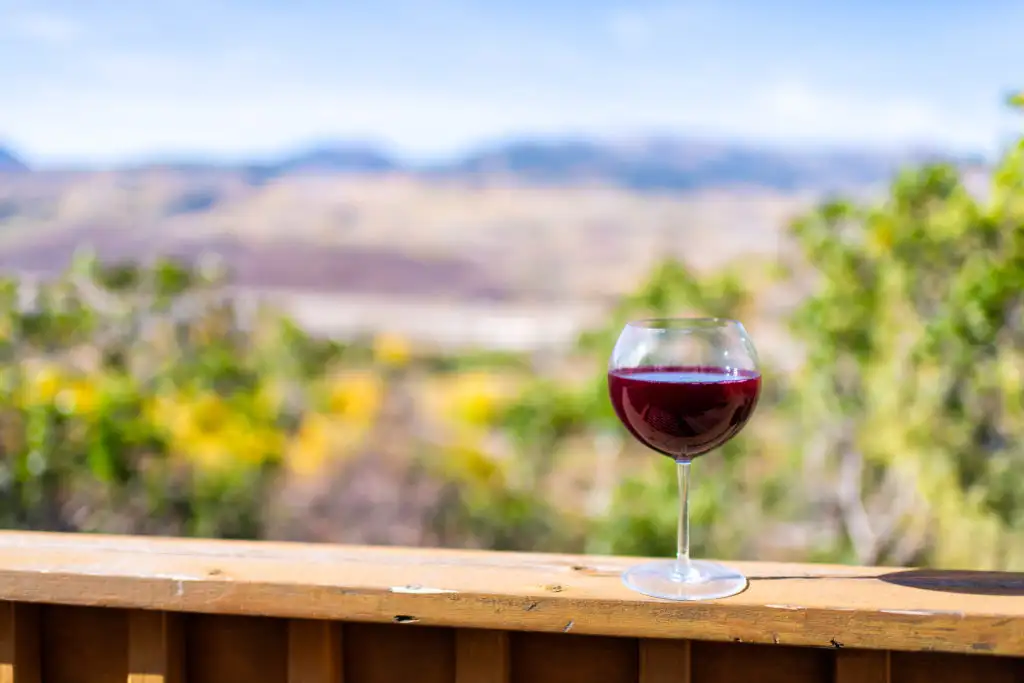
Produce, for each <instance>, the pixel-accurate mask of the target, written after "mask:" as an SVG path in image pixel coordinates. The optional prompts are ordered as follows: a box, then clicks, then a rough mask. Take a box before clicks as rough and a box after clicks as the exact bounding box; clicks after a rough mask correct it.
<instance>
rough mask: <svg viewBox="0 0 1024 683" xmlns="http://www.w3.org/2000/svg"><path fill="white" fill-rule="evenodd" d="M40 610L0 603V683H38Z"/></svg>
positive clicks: (40, 679) (30, 606) (39, 682)
mask: <svg viewBox="0 0 1024 683" xmlns="http://www.w3.org/2000/svg"><path fill="white" fill-rule="evenodd" d="M41 681H42V675H41V671H40V658H39V608H38V607H37V606H36V605H26V604H18V603H12V602H0V683H41Z"/></svg>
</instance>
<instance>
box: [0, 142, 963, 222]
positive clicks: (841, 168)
mask: <svg viewBox="0 0 1024 683" xmlns="http://www.w3.org/2000/svg"><path fill="white" fill-rule="evenodd" d="M929 160H946V161H950V162H953V163H958V164H963V165H975V164H978V163H979V160H978V159H967V158H958V157H953V156H951V155H948V154H942V153H939V152H929V151H923V152H922V151H914V150H911V151H905V152H890V151H874V150H829V149H811V150H809V149H787V148H783V147H768V146H759V145H754V144H749V143H738V142H708V141H701V140H696V139H686V138H672V137H652V138H646V139H640V140H633V141H628V142H616V141H603V140H599V139H588V138H580V139H562V140H539V139H528V138H524V139H517V140H510V141H508V142H504V143H500V144H494V145H491V146H487V147H482V148H478V149H476V150H471V151H469V152H468V153H466V154H463V155H459V156H455V157H452V158H449V159H445V160H441V161H439V162H436V163H433V164H426V165H422V164H420V165H417V164H411V163H407V162H405V161H403V160H401V159H398V158H396V157H394V156H392V155H391V154H389V153H387V152H386V151H384V150H382V149H380V148H377V147H374V146H372V145H369V144H365V143H333V144H325V145H321V146H313V147H308V148H306V149H303V150H301V151H298V152H296V153H294V154H290V155H286V156H282V157H280V158H276V159H269V160H261V161H259V162H256V161H254V162H251V163H243V164H224V163H217V162H209V161H207V162H200V161H195V162H189V161H187V160H186V161H179V162H176V163H174V164H167V163H162V164H155V165H154V164H148V165H147V164H143V165H142V166H137V167H130V168H125V169H123V170H140V169H145V168H154V167H156V168H171V169H175V170H177V171H181V172H191V173H194V174H195V173H200V172H218V173H221V172H225V171H227V172H241V173H242V174H243V176H244V178H245V179H246V180H247V181H248V182H249V183H251V184H254V185H259V184H262V183H265V182H267V181H269V180H272V179H274V178H278V177H281V176H287V175H294V174H309V173H316V174H358V175H364V174H368V175H374V174H384V173H403V174H407V175H410V176H413V177H422V178H442V179H452V180H458V181H466V182H471V183H481V182H482V183H490V182H513V183H521V184H537V185H572V184H581V183H589V184H602V185H610V186H614V187H624V188H629V189H632V190H637V191H649V192H656V191H661V192H681V191H697V190H703V189H709V188H720V187H740V186H747V187H758V188H763V189H768V190H776V191H782V192H805V191H807V192H819V193H820V192H829V191H846V190H856V189H858V188H864V187H866V186H877V185H878V184H879V183H885V182H887V181H888V180H890V179H891V177H892V176H893V174H895V173H896V171H898V170H899V169H900V168H901V167H903V166H906V165H919V164H921V163H922V162H924V161H929ZM4 168H8V169H10V168H14V169H23V168H24V165H23V164H22V163H21V162H20V161H18V160H17V159H16V158H14V157H13V155H11V154H9V153H5V152H4V151H3V150H2V149H0V169H4ZM198 204H199V205H200V208H202V207H201V205H202V202H198ZM186 208H187V207H186Z"/></svg>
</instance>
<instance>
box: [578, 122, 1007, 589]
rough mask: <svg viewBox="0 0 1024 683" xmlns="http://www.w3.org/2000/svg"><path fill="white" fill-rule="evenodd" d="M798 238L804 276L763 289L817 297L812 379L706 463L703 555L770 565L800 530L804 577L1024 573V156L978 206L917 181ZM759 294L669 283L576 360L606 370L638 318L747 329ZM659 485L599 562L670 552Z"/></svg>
mask: <svg viewBox="0 0 1024 683" xmlns="http://www.w3.org/2000/svg"><path fill="white" fill-rule="evenodd" d="M790 237H791V239H792V240H793V242H794V243H795V244H796V246H797V247H798V249H799V254H798V258H795V259H788V260H787V262H785V263H782V264H779V267H777V268H770V267H769V268H767V269H765V270H764V272H765V273H767V272H769V271H774V274H775V277H777V278H779V279H781V280H782V282H783V284H788V285H793V284H796V285H800V284H801V283H806V282H811V283H813V284H812V285H811V287H810V291H809V294H808V295H807V296H806V297H805V298H804V299H803V301H802V303H801V304H800V305H799V306H798V307H797V308H796V310H794V311H793V313H792V314H791V315H790V317H789V319H788V324H789V330H790V333H791V336H792V339H793V344H794V348H799V349H802V350H803V360H802V363H801V364H800V366H799V368H798V369H797V370H796V371H795V372H794V373H792V374H791V375H787V376H785V377H781V376H779V375H778V374H777V373H776V372H775V371H773V370H771V369H770V368H768V369H766V371H765V376H766V378H767V379H766V386H767V387H769V388H770V387H772V386H773V385H775V386H776V391H775V392H774V395H773V396H771V397H769V400H768V401H762V403H761V405H760V407H759V409H758V414H757V415H756V416H755V418H754V421H753V423H752V427H748V429H747V431H746V432H744V434H743V435H741V437H740V438H739V439H738V440H737V442H736V444H735V445H731V446H730V447H728V448H726V449H724V452H723V453H722V454H714V455H711V456H709V457H707V458H702V459H701V460H699V461H698V462H697V464H696V466H695V468H694V473H695V475H696V477H695V482H696V483H697V487H696V489H695V493H694V495H695V496H696V500H695V509H696V510H697V511H698V512H696V513H695V514H694V531H695V532H696V534H697V539H696V540H697V543H696V546H697V551H698V552H703V551H709V552H712V553H715V554H719V555H728V554H733V553H739V554H754V555H757V554H761V553H762V552H769V553H772V552H778V550H777V549H773V547H772V544H773V543H775V541H773V540H772V539H774V538H778V537H781V536H783V535H784V534H783V532H787V533H789V532H794V530H795V532H799V535H801V536H803V537H805V538H809V539H813V540H805V541H801V542H800V545H799V546H798V547H797V548H796V552H797V556H798V557H804V558H806V557H813V558H815V559H817V560H832V561H857V562H861V563H876V562H878V563H893V564H904V563H908V562H918V563H926V564H938V565H944V566H962V567H978V568H990V567H1002V568H1017V569H1019V568H1021V567H1024V486H1022V485H1021V482H1020V480H1019V477H1018V476H1017V475H1016V473H1019V472H1022V471H1024V370H1022V368H1024V327H1022V325H1024V294H1022V292H1024V141H1021V142H1020V143H1018V144H1016V145H1015V146H1013V147H1012V148H1010V149H1009V150H1008V151H1007V152H1006V153H1005V155H1004V157H1003V158H1002V160H1001V161H1000V162H999V163H998V165H997V166H996V167H995V169H994V172H993V174H992V184H991V187H990V188H989V189H988V190H987V191H986V192H984V193H981V194H980V196H979V195H978V194H974V193H972V192H971V191H969V190H968V189H967V188H966V186H965V185H964V183H963V181H962V179H961V176H960V172H959V171H958V169H955V168H952V167H950V166H948V165H931V166H927V167H924V168H919V169H908V170H905V171H904V172H903V173H901V174H900V175H899V176H898V177H897V178H896V179H895V180H894V182H893V184H892V187H891V189H890V192H889V195H888V197H886V198H885V200H884V201H882V202H879V203H869V204H857V203H853V202H849V201H843V200H833V201H828V202H826V203H824V204H822V205H821V206H819V207H817V208H816V209H815V210H813V211H810V212H809V213H808V214H807V215H805V216H803V217H801V218H799V219H798V220H796V221H794V222H793V224H792V227H791V231H790ZM761 282H762V280H760V279H759V277H758V275H757V272H756V271H755V270H754V269H753V268H751V267H749V266H745V267H743V268H742V269H741V270H736V269H726V270H725V271H724V272H722V273H718V274H715V275H712V276H711V277H696V276H694V275H693V274H692V273H689V272H688V271H687V270H686V269H685V268H683V267H682V266H679V265H677V264H665V265H663V266H661V267H660V268H658V269H656V270H655V272H654V273H653V275H652V277H651V279H650V281H649V282H648V283H647V284H646V285H645V286H644V287H642V288H641V290H640V291H639V292H638V293H637V294H636V295H634V296H632V297H630V298H628V299H627V300H626V301H625V302H624V303H623V305H622V307H621V308H620V310H619V311H618V312H617V315H616V316H615V319H614V322H613V324H612V325H611V327H610V328H608V329H606V330H602V331H600V332H598V333H595V334H592V335H589V336H588V337H587V338H585V339H584V341H583V343H584V348H585V349H587V350H590V351H593V352H594V353H596V354H599V353H600V352H601V351H604V352H605V353H606V352H607V350H608V349H610V347H611V345H612V343H613V340H614V335H615V334H616V333H617V331H618V329H619V327H620V325H621V324H622V323H624V322H625V320H627V319H629V318H632V317H640V316H643V315H680V314H691V313H700V314H711V315H725V316H731V317H739V318H741V319H743V318H744V315H745V313H746V312H748V311H750V310H752V309H753V308H754V306H753V305H752V301H753V298H754V297H755V295H756V292H757V289H758V288H759V287H761ZM754 336H755V339H756V337H757V335H756V331H755V335H754ZM601 374H602V375H603V373H601ZM760 425H765V428H762V427H761V426H760ZM723 455H724V456H725V457H724V458H723V457H722V456H723ZM660 470H661V471H659V472H657V474H649V473H647V474H643V475H640V476H635V477H630V478H627V479H626V481H625V482H624V483H623V484H622V486H621V487H620V488H619V491H618V493H617V495H616V497H615V502H614V504H613V506H612V509H611V511H610V513H609V515H608V517H607V523H606V524H605V525H604V526H603V527H599V528H598V530H597V532H596V533H595V536H594V540H593V544H594V545H595V547H598V548H599V549H601V550H612V551H617V552H619V551H621V552H633V553H658V554H665V553H668V552H670V550H671V543H672V534H673V529H674V522H675V488H674V484H673V483H672V480H671V472H670V471H669V468H668V467H662V468H660ZM722 481H726V482H728V481H731V482H733V484H729V485H721V484H720V482H722ZM709 490H710V491H711V492H712V493H710V494H708V493H706V492H707V491H709ZM706 495H711V496H712V497H713V499H714V500H712V501H710V502H709V501H708V500H707V499H706V498H702V497H701V496H706ZM752 500H755V501H756V504H755V505H754V506H753V507H752V506H751V505H750V503H751V501H752ZM722 529H726V530H729V529H731V530H732V532H734V533H730V532H729V531H726V532H724V533H723V532H722ZM795 532H794V533H795ZM701 534H703V536H702V535H701ZM702 545H703V546H704V547H701V546H702ZM764 548H767V550H764ZM783 555H784V553H783Z"/></svg>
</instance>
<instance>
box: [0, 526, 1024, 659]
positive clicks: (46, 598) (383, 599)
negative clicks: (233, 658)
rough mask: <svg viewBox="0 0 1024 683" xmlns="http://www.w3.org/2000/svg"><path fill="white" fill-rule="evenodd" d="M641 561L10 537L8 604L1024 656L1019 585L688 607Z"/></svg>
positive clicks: (858, 581)
mask: <svg viewBox="0 0 1024 683" xmlns="http://www.w3.org/2000/svg"><path fill="white" fill-rule="evenodd" d="M633 562H636V560H634V559H628V558H613V557H598V556H563V555H542V554H525V553H523V554H511V553H510V554H504V553H493V552H477V551H452V550H422V549H417V550H411V549H401V548H363V547H345V546H329V545H304V544H286V543H256V542H228V541H201V540H184V539H157V538H142V537H110V536H93V535H89V536H85V535H60V534H33V533H21V532H3V533H0V599H6V600H15V601H25V602H42V603H57V604H66V605H83V606H102V607H125V608H133V609H156V610H169V611H184V612H199V613H212V614H223V615H267V616H278V617H286V618H301V619H332V620H341V621H362V622H378V623H387V624H393V623H396V622H397V623H410V624H416V625H417V627H419V626H446V627H459V628H482V629H510V630H518V631H535V632H548V633H555V634H560V633H563V632H565V631H567V630H571V632H572V633H573V634H587V635H613V636H626V637H644V638H667V639H694V640H710V641H721V642H734V641H741V642H743V643H763V644H770V645H797V646H811V647H824V648H830V649H839V648H851V649H853V648H860V649H888V650H903V651H917V650H938V651H946V652H960V653H967V654H971V653H982V654H1004V655H1024V599H1021V595H1024V575H1021V574H989V573H986V574H978V575H965V574H964V573H963V572H960V573H957V574H956V575H955V576H948V577H947V575H944V574H942V573H941V572H940V573H936V572H930V573H928V574H927V575H915V574H913V573H905V572H898V571H894V570H886V569H882V568H858V567H843V566H826V565H792V564H771V563H735V566H737V568H739V569H741V570H742V571H744V572H745V573H746V574H747V575H748V576H749V577H750V579H751V581H750V588H749V589H748V590H747V591H745V592H744V593H741V594H740V595H737V596H733V597H731V598H727V599H724V600H719V601H713V602H706V603H692V604H676V603H669V602H665V601H659V600H655V599H650V598H645V597H643V596H640V595H638V594H636V593H633V592H631V591H629V590H628V589H626V588H625V587H624V586H623V585H622V583H621V581H620V580H619V573H620V572H621V570H622V569H623V568H624V567H626V566H628V565H630V564H631V563H633ZM901 576H902V577H904V578H903V579H901V578H900V577H901ZM282 657H283V655H282ZM282 661H284V660H282ZM695 661H696V658H695Z"/></svg>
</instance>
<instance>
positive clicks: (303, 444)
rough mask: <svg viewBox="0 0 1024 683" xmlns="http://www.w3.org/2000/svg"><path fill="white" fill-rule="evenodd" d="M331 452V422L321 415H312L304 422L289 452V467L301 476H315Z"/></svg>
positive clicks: (306, 417)
mask: <svg viewBox="0 0 1024 683" xmlns="http://www.w3.org/2000/svg"><path fill="white" fill-rule="evenodd" d="M330 450H331V434H330V420H329V419H328V418H327V417H326V416H325V415H321V414H320V413H310V414H308V415H306V416H305V418H304V419H303V420H302V424H301V425H300V426H299V432H298V434H297V435H296V438H295V441H294V442H293V443H292V446H291V448H290V449H289V450H288V466H289V468H290V469H291V470H292V471H293V472H295V473H296V474H298V475H300V476H309V475H311V474H315V473H317V472H319V471H320V469H321V468H322V467H323V465H324V463H325V462H326V461H327V458H328V456H329V455H330Z"/></svg>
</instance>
